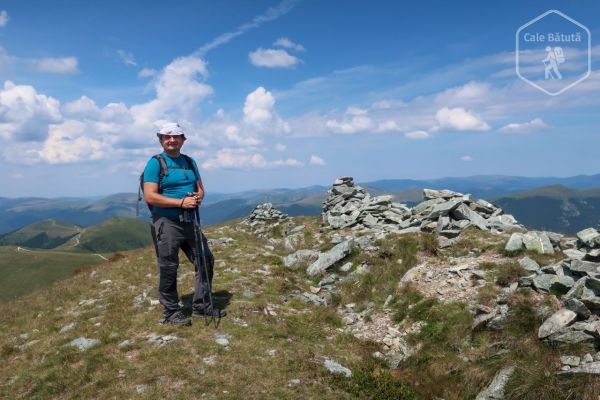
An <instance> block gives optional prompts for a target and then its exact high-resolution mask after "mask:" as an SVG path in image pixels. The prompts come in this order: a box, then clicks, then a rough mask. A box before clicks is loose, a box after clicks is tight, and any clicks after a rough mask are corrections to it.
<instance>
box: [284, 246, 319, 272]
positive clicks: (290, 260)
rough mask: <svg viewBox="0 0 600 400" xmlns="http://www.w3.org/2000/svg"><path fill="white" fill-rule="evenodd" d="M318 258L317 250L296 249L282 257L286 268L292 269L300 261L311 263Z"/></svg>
mask: <svg viewBox="0 0 600 400" xmlns="http://www.w3.org/2000/svg"><path fill="white" fill-rule="evenodd" d="M318 258H319V252H318V251H316V250H308V249H307V250H304V249H303V250H298V251H296V252H295V253H292V254H290V255H287V256H285V257H283V265H284V267H286V268H289V269H294V268H295V267H297V266H298V264H301V263H312V262H314V261H315V260H316V259H318Z"/></svg>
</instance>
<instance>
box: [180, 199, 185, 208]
mask: <svg viewBox="0 0 600 400" xmlns="http://www.w3.org/2000/svg"><path fill="white" fill-rule="evenodd" d="M184 201H185V197H184V198H183V199H181V205H180V206H179V208H183V202H184Z"/></svg>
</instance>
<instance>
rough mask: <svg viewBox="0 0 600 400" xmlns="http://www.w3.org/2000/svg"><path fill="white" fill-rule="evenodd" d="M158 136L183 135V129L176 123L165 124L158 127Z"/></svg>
mask: <svg viewBox="0 0 600 400" xmlns="http://www.w3.org/2000/svg"><path fill="white" fill-rule="evenodd" d="M157 135H158V136H160V135H184V133H183V129H181V127H180V126H179V124H178V123H176V122H167V123H166V124H163V126H161V127H160V130H159V131H158V133H157Z"/></svg>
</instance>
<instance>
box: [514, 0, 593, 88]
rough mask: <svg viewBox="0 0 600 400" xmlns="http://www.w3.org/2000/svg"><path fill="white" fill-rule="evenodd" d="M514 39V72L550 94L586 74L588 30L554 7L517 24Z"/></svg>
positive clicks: (589, 43)
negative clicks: (518, 25) (519, 24)
mask: <svg viewBox="0 0 600 400" xmlns="http://www.w3.org/2000/svg"><path fill="white" fill-rule="evenodd" d="M515 39H516V47H515V70H516V73H517V76H518V77H519V78H521V79H522V80H524V81H525V82H527V83H528V84H530V85H531V86H533V87H535V88H537V89H539V90H541V91H542V92H544V93H546V94H549V95H550V96H557V95H559V94H561V93H563V92H565V91H566V90H569V89H570V88H572V87H573V86H575V85H577V84H578V83H580V82H582V81H583V80H585V79H586V78H587V77H588V76H590V73H591V71H592V51H591V50H592V34H591V33H590V30H589V29H588V28H587V27H586V26H585V25H583V24H581V23H580V22H577V21H575V20H574V19H573V18H571V17H569V16H568V15H565V14H564V13H562V12H560V11H558V10H549V11H546V12H545V13H543V14H542V15H539V16H538V17H536V18H534V19H532V20H531V21H529V22H527V23H526V24H524V25H523V26H521V27H520V28H519V29H518V30H517V33H516V35H515Z"/></svg>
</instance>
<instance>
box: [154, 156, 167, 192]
mask: <svg viewBox="0 0 600 400" xmlns="http://www.w3.org/2000/svg"><path fill="white" fill-rule="evenodd" d="M153 158H156V159H157V160H158V164H159V165H160V172H159V173H158V193H162V181H163V178H164V177H165V176H167V175H169V167H167V161H166V160H165V158H164V157H163V156H162V154H156V155H154V156H153Z"/></svg>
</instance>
